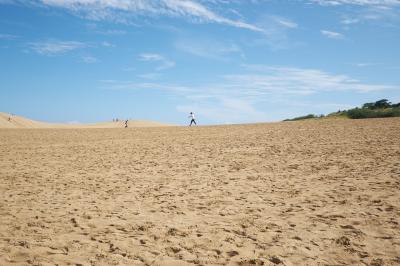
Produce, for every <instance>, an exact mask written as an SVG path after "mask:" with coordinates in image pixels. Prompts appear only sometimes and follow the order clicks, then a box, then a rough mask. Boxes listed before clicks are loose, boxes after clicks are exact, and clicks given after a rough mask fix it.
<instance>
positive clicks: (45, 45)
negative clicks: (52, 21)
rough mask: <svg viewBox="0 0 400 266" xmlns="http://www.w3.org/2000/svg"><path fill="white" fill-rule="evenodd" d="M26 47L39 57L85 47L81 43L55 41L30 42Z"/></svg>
mask: <svg viewBox="0 0 400 266" xmlns="http://www.w3.org/2000/svg"><path fill="white" fill-rule="evenodd" d="M28 46H29V47H30V49H31V50H32V51H34V52H36V53H38V54H41V55H48V56H53V55H60V54H65V53H67V52H70V51H73V50H77V49H81V48H85V47H87V45H86V44H85V43H82V42H77V41H57V40H48V41H41V42H31V43H29V44H28Z"/></svg>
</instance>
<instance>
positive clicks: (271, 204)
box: [0, 119, 400, 265]
mask: <svg viewBox="0 0 400 266" xmlns="http://www.w3.org/2000/svg"><path fill="white" fill-rule="evenodd" d="M399 132H400V119H373V120H338V121H305V122H288V123H271V124H257V125H237V126H218V127H192V128H188V127H165V128H137V129H126V130H125V129H75V130H72V129H25V130H24V129H2V130H0V156H1V160H0V178H1V182H0V265H189V264H201V265H274V264H279V263H281V265H399V264H400V233H399V232H400V225H399V222H400V221H399V216H400V195H399V188H400V135H399Z"/></svg>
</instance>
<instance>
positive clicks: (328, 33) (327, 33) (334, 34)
mask: <svg viewBox="0 0 400 266" xmlns="http://www.w3.org/2000/svg"><path fill="white" fill-rule="evenodd" d="M321 34H322V35H324V36H325V37H327V38H329V39H344V35H343V34H341V33H339V32H335V31H329V30H321Z"/></svg>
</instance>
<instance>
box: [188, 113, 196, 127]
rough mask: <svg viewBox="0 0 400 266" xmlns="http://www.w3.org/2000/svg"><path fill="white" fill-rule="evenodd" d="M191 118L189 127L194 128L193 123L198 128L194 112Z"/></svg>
mask: <svg viewBox="0 0 400 266" xmlns="http://www.w3.org/2000/svg"><path fill="white" fill-rule="evenodd" d="M189 118H190V119H191V120H190V125H189V126H192V124H193V123H194V124H195V125H196V126H197V124H196V119H195V118H194V114H193V112H190V115H189Z"/></svg>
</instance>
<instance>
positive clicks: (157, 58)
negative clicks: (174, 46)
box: [139, 53, 175, 71]
mask: <svg viewBox="0 0 400 266" xmlns="http://www.w3.org/2000/svg"><path fill="white" fill-rule="evenodd" d="M139 59H140V60H141V61H150V62H158V63H160V64H159V65H158V66H157V67H156V70H157V71H161V70H165V69H168V68H171V67H174V66H175V62H174V61H172V60H169V59H167V58H165V57H164V56H162V55H160V54H154V53H143V54H140V55H139Z"/></svg>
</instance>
